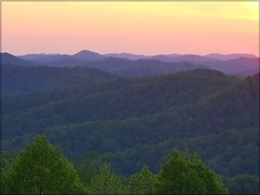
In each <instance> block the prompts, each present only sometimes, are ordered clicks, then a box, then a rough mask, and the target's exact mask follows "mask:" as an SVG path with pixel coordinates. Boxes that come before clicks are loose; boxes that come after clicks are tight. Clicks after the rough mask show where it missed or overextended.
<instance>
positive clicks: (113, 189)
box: [89, 162, 128, 194]
mask: <svg viewBox="0 0 260 195" xmlns="http://www.w3.org/2000/svg"><path fill="white" fill-rule="evenodd" d="M89 189H90V194H128V189H127V186H126V185H125V182H124V181H123V179H122V178H120V177H119V176H118V175H116V174H115V173H114V172H113V171H112V170H111V168H110V166H109V165H108V164H106V163H105V162H104V163H102V164H101V165H100V166H99V168H98V171H97V173H96V175H95V176H94V177H93V178H92V179H91V183H90V185H89Z"/></svg>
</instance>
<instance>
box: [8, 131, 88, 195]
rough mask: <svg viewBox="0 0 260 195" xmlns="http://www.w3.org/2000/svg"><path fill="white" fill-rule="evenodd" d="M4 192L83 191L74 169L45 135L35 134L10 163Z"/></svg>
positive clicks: (59, 149) (47, 192)
mask: <svg viewBox="0 0 260 195" xmlns="http://www.w3.org/2000/svg"><path fill="white" fill-rule="evenodd" d="M4 193H5V194H86V193H88V190H87V189H86V188H85V187H84V185H83V184H82V183H81V182H80V180H79V177H78V175H77V172H76V170H75V169H74V167H73V165H72V163H70V162H69V161H68V160H67V159H66V158H65V157H64V156H63V155H62V153H61V148H60V147H53V146H52V145H51V144H50V143H49V141H48V140H47V138H46V136H44V135H41V136H36V137H35V138H34V142H33V143H32V144H31V145H26V146H25V149H24V150H22V151H20V152H19V154H18V156H17V157H16V159H15V160H14V161H13V162H12V164H11V165H10V167H9V169H8V171H7V173H6V175H5V188H4Z"/></svg>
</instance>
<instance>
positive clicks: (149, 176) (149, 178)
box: [129, 165, 155, 194]
mask: <svg viewBox="0 0 260 195" xmlns="http://www.w3.org/2000/svg"><path fill="white" fill-rule="evenodd" d="M154 182H155V176H154V175H153V173H152V172H151V171H149V169H148V167H147V165H144V167H143V168H142V171H141V173H135V174H134V175H132V176H131V178H130V183H129V190H130V192H131V193H132V194H152V193H153V185H154Z"/></svg>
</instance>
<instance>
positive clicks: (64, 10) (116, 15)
mask: <svg viewBox="0 0 260 195" xmlns="http://www.w3.org/2000/svg"><path fill="white" fill-rule="evenodd" d="M258 44H259V3H258V2H2V49H3V51H7V52H10V53H13V54H16V55H22V54H26V53H67V54H72V53H76V52H78V51H79V50H82V49H89V50H92V51H95V52H99V53H114V52H129V53H136V54H145V55H153V54H159V53H194V54H201V55H203V54H207V53H212V52H214V53H216V52H218V53H252V54H255V55H259V45H258Z"/></svg>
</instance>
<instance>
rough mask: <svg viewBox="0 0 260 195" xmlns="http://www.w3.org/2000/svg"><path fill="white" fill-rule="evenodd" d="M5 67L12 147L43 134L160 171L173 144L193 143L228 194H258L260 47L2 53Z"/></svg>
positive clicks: (119, 167)
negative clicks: (257, 52)
mask: <svg viewBox="0 0 260 195" xmlns="http://www.w3.org/2000/svg"><path fill="white" fill-rule="evenodd" d="M1 69H2V78H1V79H2V129H3V131H2V140H1V145H2V150H3V151H5V152H7V154H11V153H12V151H19V150H21V149H22V148H23V146H24V144H25V143H30V142H31V140H32V138H33V137H34V136H36V135H38V134H45V135H46V136H47V138H48V139H49V140H50V142H51V143H52V144H54V145H56V144H58V145H61V146H62V148H63V151H64V154H65V155H66V156H68V157H69V158H71V159H73V160H77V159H78V158H80V156H83V155H85V153H88V152H91V151H94V152H95V153H97V155H98V156H99V157H102V158H103V157H104V158H107V159H108V161H109V162H110V163H111V167H112V168H113V170H115V172H116V173H117V174H120V175H123V176H125V177H129V176H130V175H132V174H134V173H136V172H137V171H140V170H141V168H142V166H143V165H144V164H146V165H147V166H148V167H149V169H150V170H151V171H152V172H153V173H158V171H159V167H160V164H162V163H164V162H165V159H164V157H165V156H166V154H167V153H168V152H169V151H170V150H171V149H172V148H177V149H180V150H184V149H185V148H189V149H190V150H191V152H192V153H193V152H198V153H199V154H200V155H201V156H202V159H203V162H205V163H206V164H207V165H209V166H210V168H212V170H214V171H215V172H216V173H217V174H219V175H221V176H222V177H223V178H224V180H225V185H226V186H227V187H228V190H229V192H230V194H245V193H244V191H243V190H241V189H242V187H243V186H245V185H247V189H248V188H250V189H251V191H250V193H249V194H259V166H258V165H259V153H258V151H259V139H258V138H259V58H258V57H256V56H254V55H251V54H229V55H222V54H208V55H206V56H199V55H193V54H187V55H180V54H168V55H155V56H142V55H135V54H128V53H120V54H105V55H101V54H98V53H95V52H91V51H87V50H83V51H80V52H78V53H76V54H73V55H67V54H28V55H24V56H14V55H12V54H9V53H1ZM8 152H10V153H8ZM241 178H244V180H243V181H245V182H243V184H240V183H239V182H240V181H241ZM256 183H257V185H256ZM248 186H249V187H248ZM248 192H249V191H248Z"/></svg>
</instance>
